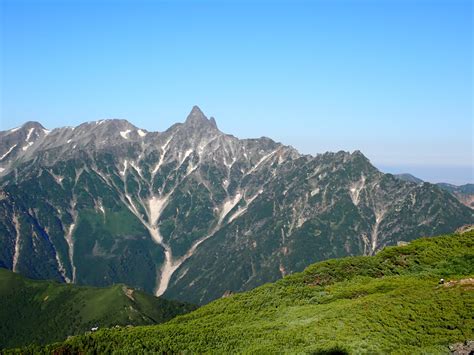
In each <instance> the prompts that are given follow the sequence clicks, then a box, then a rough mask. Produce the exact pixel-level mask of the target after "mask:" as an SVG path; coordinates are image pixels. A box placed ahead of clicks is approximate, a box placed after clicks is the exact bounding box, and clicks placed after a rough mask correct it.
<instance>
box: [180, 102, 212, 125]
mask: <svg viewBox="0 0 474 355" xmlns="http://www.w3.org/2000/svg"><path fill="white" fill-rule="evenodd" d="M184 124H185V125H186V126H190V127H193V128H197V127H210V128H214V129H217V125H216V120H215V119H214V117H211V119H208V118H207V117H206V115H204V113H203V112H202V111H201V109H200V108H199V107H198V106H193V108H192V110H191V112H190V113H189V115H188V117H187V118H186V121H185V122H184Z"/></svg>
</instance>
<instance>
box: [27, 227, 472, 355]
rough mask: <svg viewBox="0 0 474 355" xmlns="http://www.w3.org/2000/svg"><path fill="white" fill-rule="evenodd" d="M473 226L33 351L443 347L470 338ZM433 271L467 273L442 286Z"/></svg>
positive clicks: (453, 275) (401, 350) (434, 350)
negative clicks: (154, 320)
mask: <svg viewBox="0 0 474 355" xmlns="http://www.w3.org/2000/svg"><path fill="white" fill-rule="evenodd" d="M473 274H474V233H473V232H469V233H465V234H463V235H449V236H441V237H437V238H429V239H420V240H417V241H414V242H412V243H411V244H410V245H408V246H405V247H390V248H386V249H385V250H383V251H382V252H380V253H378V254H377V255H376V256H373V257H350V258H344V259H335V260H328V261H325V262H321V263H317V264H314V265H312V266H310V267H308V268H307V269H306V270H305V271H304V272H302V273H299V274H295V275H292V276H289V277H286V278H284V279H282V280H280V281H278V282H276V283H273V284H267V285H264V286H262V287H259V288H257V289H255V290H253V291H250V292H246V293H242V294H236V295H234V296H231V297H228V298H224V299H220V300H217V301H215V302H212V303H210V304H209V305H207V306H204V307H201V308H200V309H198V310H196V311H194V312H192V313H189V314H187V315H184V316H179V317H177V318H175V319H173V320H171V321H169V322H167V323H165V324H161V325H158V326H144V327H134V328H126V329H110V330H101V331H99V332H97V333H94V334H91V335H87V336H80V337H74V338H72V339H69V340H67V341H65V342H63V343H56V344H52V345H49V346H47V347H44V348H38V347H30V348H27V349H23V350H22V351H24V352H25V351H26V352H27V351H35V352H41V351H42V352H46V353H50V352H63V353H69V352H72V353H76V352H86V353H87V352H111V351H117V352H126V353H130V352H143V351H153V352H199V353H203V352H252V353H253V352H259V353H275V352H303V353H324V352H325V351H331V350H335V349H339V350H341V351H346V352H349V353H367V352H376V353H387V352H391V353H403V354H406V353H446V352H448V348H447V346H448V344H451V343H455V342H459V341H464V340H466V339H473V338H474V333H473V329H474V321H473V314H474V285H473V283H472V282H471V281H472V280H471V281H469V280H467V279H468V278H470V277H472V276H473ZM440 278H445V279H447V280H454V281H455V280H465V281H464V282H462V283H461V282H453V283H450V284H449V285H439V284H438V281H439V279H440Z"/></svg>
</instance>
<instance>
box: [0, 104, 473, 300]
mask: <svg viewBox="0 0 474 355" xmlns="http://www.w3.org/2000/svg"><path fill="white" fill-rule="evenodd" d="M25 146H27V148H26V149H23V148H24V147H25ZM0 157H2V159H0V170H1V172H0V188H1V191H0V245H1V252H0V266H2V267H6V268H9V269H12V270H14V271H17V272H21V273H23V274H25V275H27V276H29V277H33V278H53V279H57V280H60V281H64V282H74V283H79V284H91V285H107V284H111V283H115V282H124V283H127V284H129V285H131V286H134V287H140V288H143V289H145V290H147V291H153V292H154V293H155V294H157V295H165V296H166V297H168V298H175V299H180V300H185V301H191V302H194V303H206V302H209V301H210V300H212V299H215V298H219V297H221V296H222V295H223V294H224V293H225V292H237V291H242V290H247V289H250V288H253V287H255V286H257V285H260V284H262V283H264V282H269V281H273V280H275V279H277V278H280V277H281V276H283V275H286V274H288V273H291V272H295V271H300V270H302V269H303V268H305V267H306V266H307V265H309V264H311V263H314V262H316V261H319V260H323V259H327V258H331V257H340V256H346V255H361V254H366V255H368V254H373V253H375V252H377V250H379V249H380V248H382V247H384V246H386V245H393V244H396V243H397V241H399V240H403V241H409V240H412V239H414V238H417V237H419V236H422V235H426V236H430V235H435V234H441V233H444V232H451V231H453V230H454V229H456V228H457V227H459V226H461V225H465V224H472V223H473V222H474V217H473V214H472V211H471V210H470V209H468V208H467V207H465V206H463V205H461V204H460V203H459V202H458V201H457V200H456V199H455V198H454V197H453V196H452V195H450V194H449V193H447V192H445V191H442V190H441V189H440V188H438V187H437V186H435V185H431V184H428V183H422V184H419V185H417V184H413V183H409V182H405V181H400V180H399V179H397V178H395V177H394V176H392V175H390V174H383V173H381V172H379V171H378V170H377V169H376V168H374V167H373V166H372V165H371V164H370V162H369V161H368V160H367V158H365V157H364V155H363V154H362V153H360V152H358V151H356V152H354V153H347V152H337V153H325V154H321V155H317V156H314V157H313V156H308V155H301V154H299V153H298V152H297V151H296V150H294V149H293V148H291V147H288V146H285V145H282V144H280V143H276V142H274V141H272V140H271V139H268V138H260V139H244V140H239V139H237V138H235V137H233V136H231V135H226V134H224V133H222V132H220V131H219V130H218V128H217V125H216V123H215V120H214V119H210V120H208V119H207V118H206V116H205V115H204V114H203V113H202V112H201V110H200V109H199V108H198V107H194V108H193V109H192V111H191V113H190V114H189V116H188V117H187V119H186V121H185V122H184V123H182V124H181V123H178V124H175V125H173V126H172V127H170V128H169V129H168V130H166V131H165V132H161V133H159V132H147V131H145V130H142V129H138V128H137V127H135V126H133V125H131V124H130V123H129V122H127V121H124V120H104V121H97V122H90V123H84V124H82V125H80V126H78V127H74V128H73V127H64V128H58V129H54V130H52V131H51V132H49V131H46V130H45V129H44V128H42V127H41V125H39V124H35V123H28V124H26V125H24V126H22V127H21V128H18V129H16V130H10V131H6V132H1V133H0Z"/></svg>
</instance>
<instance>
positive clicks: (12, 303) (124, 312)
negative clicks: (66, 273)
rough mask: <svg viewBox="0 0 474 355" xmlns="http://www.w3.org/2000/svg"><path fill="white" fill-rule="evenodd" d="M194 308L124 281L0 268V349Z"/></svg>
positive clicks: (166, 317) (147, 320)
mask: <svg viewBox="0 0 474 355" xmlns="http://www.w3.org/2000/svg"><path fill="white" fill-rule="evenodd" d="M195 308H196V307H195V306H192V305H189V304H183V303H180V302H172V301H167V300H163V299H160V298H157V297H154V296H152V295H148V294H146V293H143V292H141V291H137V290H133V289H130V288H128V287H126V286H124V285H115V286H111V287H103V288H101V287H85V286H76V285H65V284H60V283H57V282H54V281H35V280H30V279H27V278H25V277H23V276H21V275H18V274H15V273H13V272H11V271H9V270H6V269H0V348H3V347H14V346H21V345H27V344H30V343H36V344H46V343H51V342H53V341H59V340H64V339H66V338H67V336H69V335H75V334H84V332H85V331H88V330H90V329H91V327H95V326H99V327H112V326H115V325H121V326H125V325H128V324H133V325H146V324H157V323H161V322H165V321H167V320H170V319H171V318H173V317H175V316H176V315H178V314H183V313H186V312H189V311H191V310H193V309H195Z"/></svg>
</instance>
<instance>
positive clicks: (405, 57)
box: [0, 0, 474, 183]
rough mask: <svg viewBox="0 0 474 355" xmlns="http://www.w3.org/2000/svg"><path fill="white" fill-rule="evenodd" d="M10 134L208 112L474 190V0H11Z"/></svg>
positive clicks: (5, 92) (313, 148)
mask: <svg viewBox="0 0 474 355" xmlns="http://www.w3.org/2000/svg"><path fill="white" fill-rule="evenodd" d="M0 4H1V15H0V16H1V18H0V22H1V26H2V27H1V56H0V58H1V64H0V65H1V77H0V84H1V85H0V90H1V94H0V95H1V96H0V97H1V101H0V106H1V107H0V108H1V109H0V129H2V130H3V129H8V128H11V127H15V126H18V125H20V124H22V123H23V122H25V121H28V120H36V121H40V122H41V123H42V124H43V125H44V126H46V127H48V128H54V127H58V126H64V125H76V124H79V123H81V122H83V121H90V120H96V119H101V118H112V117H114V118H125V119H128V120H129V121H131V122H132V123H133V124H135V125H137V126H139V127H142V128H146V129H148V130H158V131H162V130H165V129H166V128H168V127H169V126H170V125H171V124H173V123H175V122H179V121H183V120H184V119H185V117H186V115H187V114H188V112H189V111H190V110H191V107H192V106H193V105H199V106H200V107H201V108H202V109H203V111H204V112H205V113H206V114H207V115H208V116H214V117H215V118H216V120H217V123H218V126H219V127H220V129H221V130H222V131H224V132H226V133H231V134H234V135H235V136H237V137H240V138H247V137H260V136H269V137H271V138H273V139H275V140H278V141H281V142H283V143H285V144H289V145H292V146H294V147H295V148H297V149H298V150H300V151H301V152H303V153H310V154H315V153H319V152H324V151H328V150H330V151H337V150H349V151H352V150H355V149H359V150H361V151H362V152H363V153H364V154H365V155H366V156H367V157H369V159H371V161H372V162H373V163H374V164H375V165H376V166H378V167H380V168H382V169H383V170H384V171H390V172H399V171H404V172H406V171H408V172H411V173H413V174H415V175H417V176H419V177H420V178H424V179H426V180H429V181H433V182H437V181H447V182H452V183H466V182H473V180H474V178H473V166H474V163H473V155H474V153H473V126H472V125H473V87H472V80H473V64H472V62H473V57H472V31H473V28H472V12H473V11H472V10H473V9H472V2H471V1H468V0H465V1H461V0H446V1H437V0H386V1H384V0H378V1H376V0H352V1H343V0H334V1H329V0H324V1H316V0H315V1H298V0H296V1H263V0H262V1H258V0H257V1H199V0H195V1H183V0H177V1H145V0H142V1H140V0H138V1H131V0H130V1H120V0H117V1H113V0H98V1H86V0H83V1H80V0H77V1H74V0H63V1H43V0H34V1H33V0H30V1H24V0H0Z"/></svg>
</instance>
